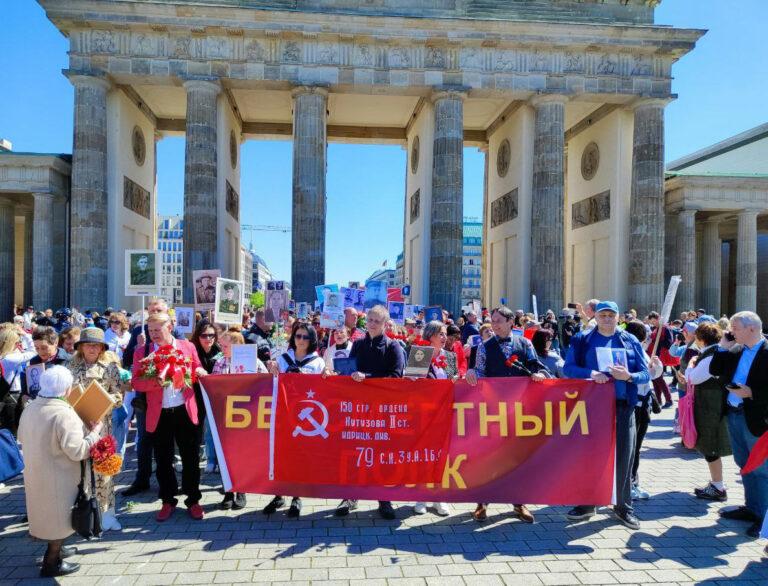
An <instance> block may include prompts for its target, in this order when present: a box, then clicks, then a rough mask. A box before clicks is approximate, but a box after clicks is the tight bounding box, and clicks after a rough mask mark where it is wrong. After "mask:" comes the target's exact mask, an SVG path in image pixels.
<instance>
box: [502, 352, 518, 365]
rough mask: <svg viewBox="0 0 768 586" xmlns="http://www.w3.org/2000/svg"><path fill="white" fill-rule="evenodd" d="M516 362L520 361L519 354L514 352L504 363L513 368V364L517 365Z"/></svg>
mask: <svg viewBox="0 0 768 586" xmlns="http://www.w3.org/2000/svg"><path fill="white" fill-rule="evenodd" d="M516 362H518V356H517V354H513V355H512V356H510V357H509V358H507V361H506V362H505V363H504V364H505V365H506V366H507V368H512V367H513V366H515V363H516Z"/></svg>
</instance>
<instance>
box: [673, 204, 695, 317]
mask: <svg viewBox="0 0 768 586" xmlns="http://www.w3.org/2000/svg"><path fill="white" fill-rule="evenodd" d="M676 232H677V234H676V235H677V238H676V242H677V245H676V247H675V271H676V274H678V275H680V277H681V278H682V281H680V285H679V287H678V289H677V296H676V297H675V309H674V311H673V312H672V315H673V316H677V315H678V314H679V313H680V312H681V311H683V310H687V309H696V308H695V307H694V305H695V303H696V210H680V212H678V214H677V226H676Z"/></svg>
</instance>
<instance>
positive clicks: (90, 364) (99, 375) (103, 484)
mask: <svg viewBox="0 0 768 586" xmlns="http://www.w3.org/2000/svg"><path fill="white" fill-rule="evenodd" d="M108 349H109V347H108V346H107V344H106V342H105V341H104V332H103V331H102V330H101V329H99V328H96V327H90V328H85V329H84V330H83V331H82V332H81V334H80V340H79V341H78V342H77V344H75V355H74V356H73V357H72V360H71V361H70V363H69V370H70V371H71V372H72V378H73V379H74V384H75V385H82V387H83V389H86V388H88V385H90V384H91V383H92V382H94V381H95V382H97V383H99V385H101V388H103V389H104V390H105V391H106V392H108V393H109V394H110V395H112V398H113V399H114V400H115V408H118V407H121V406H122V404H123V394H125V392H126V391H128V390H129V388H130V385H129V383H128V380H127V379H126V380H125V381H124V380H122V378H121V376H120V367H119V360H118V359H117V357H116V356H115V355H114V354H113V353H111V352H109V351H108ZM112 432H113V423H112V414H111V413H109V414H107V415H105V416H104V431H103V432H102V436H109V435H112ZM96 498H97V499H98V501H99V505H100V506H101V510H102V512H103V515H102V518H101V523H102V528H103V529H104V530H105V531H109V530H114V531H119V530H120V529H122V527H121V526H120V523H119V522H118V520H117V518H116V515H115V483H114V480H113V476H112V475H105V474H97V475H96Z"/></svg>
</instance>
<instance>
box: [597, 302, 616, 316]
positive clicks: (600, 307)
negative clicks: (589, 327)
mask: <svg viewBox="0 0 768 586" xmlns="http://www.w3.org/2000/svg"><path fill="white" fill-rule="evenodd" d="M601 311H612V312H613V313H616V314H618V313H619V306H618V305H616V303H615V302H613V301H601V302H600V303H598V304H597V307H595V313H599V312H601Z"/></svg>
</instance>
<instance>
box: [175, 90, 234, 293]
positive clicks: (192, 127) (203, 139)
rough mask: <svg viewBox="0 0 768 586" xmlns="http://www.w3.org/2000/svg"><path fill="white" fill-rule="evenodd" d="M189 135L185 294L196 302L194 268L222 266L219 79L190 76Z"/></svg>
mask: <svg viewBox="0 0 768 586" xmlns="http://www.w3.org/2000/svg"><path fill="white" fill-rule="evenodd" d="M184 88H185V89H186V90H187V137H186V147H185V150H184V258H183V264H182V266H183V267H184V277H183V297H184V302H185V303H192V302H193V301H194V296H193V291H194V287H193V283H192V271H197V270H202V269H216V268H218V269H222V273H225V272H226V271H225V267H219V266H218V254H217V249H218V247H217V239H218V213H217V210H218V202H217V193H218V191H217V184H216V183H217V181H216V179H217V175H216V168H217V152H216V145H217V129H218V126H217V118H218V117H217V107H216V104H217V100H218V97H219V93H220V92H221V86H220V85H219V84H218V82H216V81H210V80H199V79H195V80H188V81H186V82H184Z"/></svg>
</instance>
